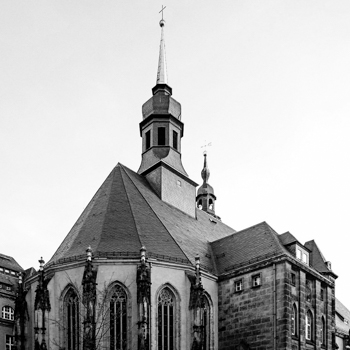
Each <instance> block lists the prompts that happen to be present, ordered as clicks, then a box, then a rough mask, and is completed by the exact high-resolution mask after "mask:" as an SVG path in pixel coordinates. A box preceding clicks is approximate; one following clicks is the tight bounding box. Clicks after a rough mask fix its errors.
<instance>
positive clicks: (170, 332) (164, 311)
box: [158, 287, 176, 350]
mask: <svg viewBox="0 0 350 350" xmlns="http://www.w3.org/2000/svg"><path fill="white" fill-rule="evenodd" d="M175 314H176V300H175V295H174V293H173V292H172V291H171V290H170V289H169V288H168V287H165V288H164V289H162V291H161V292H160V294H159V297H158V350H174V349H175V317H176V315H175Z"/></svg>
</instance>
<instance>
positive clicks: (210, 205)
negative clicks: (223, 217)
mask: <svg viewBox="0 0 350 350" xmlns="http://www.w3.org/2000/svg"><path fill="white" fill-rule="evenodd" d="M209 209H210V210H213V209H214V202H213V200H212V199H211V198H209Z"/></svg>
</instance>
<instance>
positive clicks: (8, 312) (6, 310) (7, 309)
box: [2, 305, 14, 321]
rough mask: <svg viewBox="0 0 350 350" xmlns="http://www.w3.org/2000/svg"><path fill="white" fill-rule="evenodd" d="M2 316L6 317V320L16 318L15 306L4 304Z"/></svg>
mask: <svg viewBox="0 0 350 350" xmlns="http://www.w3.org/2000/svg"><path fill="white" fill-rule="evenodd" d="M2 318H4V319H5V320H10V321H13V320H14V312H13V308H12V307H11V306H8V305H6V306H3V308H2Z"/></svg>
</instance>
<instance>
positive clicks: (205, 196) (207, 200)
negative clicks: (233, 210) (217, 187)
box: [196, 152, 217, 217]
mask: <svg viewBox="0 0 350 350" xmlns="http://www.w3.org/2000/svg"><path fill="white" fill-rule="evenodd" d="M203 155H204V165H203V169H202V172H201V175H202V179H203V184H202V186H201V187H199V189H198V192H197V197H196V203H197V208H199V209H201V210H203V211H206V212H207V213H209V214H211V215H213V216H215V217H217V216H216V215H215V201H216V197H215V194H214V189H213V187H212V186H210V185H209V184H208V180H209V176H210V171H209V168H208V165H207V152H204V154H203Z"/></svg>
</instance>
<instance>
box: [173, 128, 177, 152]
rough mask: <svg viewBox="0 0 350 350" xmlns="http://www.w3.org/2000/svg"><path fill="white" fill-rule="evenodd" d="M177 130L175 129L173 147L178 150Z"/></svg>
mask: <svg viewBox="0 0 350 350" xmlns="http://www.w3.org/2000/svg"><path fill="white" fill-rule="evenodd" d="M177 135H178V134H177V132H176V131H173V147H174V148H175V149H176V150H177Z"/></svg>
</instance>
